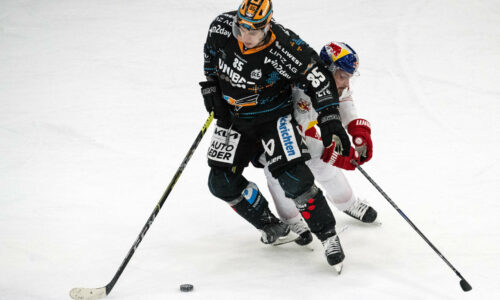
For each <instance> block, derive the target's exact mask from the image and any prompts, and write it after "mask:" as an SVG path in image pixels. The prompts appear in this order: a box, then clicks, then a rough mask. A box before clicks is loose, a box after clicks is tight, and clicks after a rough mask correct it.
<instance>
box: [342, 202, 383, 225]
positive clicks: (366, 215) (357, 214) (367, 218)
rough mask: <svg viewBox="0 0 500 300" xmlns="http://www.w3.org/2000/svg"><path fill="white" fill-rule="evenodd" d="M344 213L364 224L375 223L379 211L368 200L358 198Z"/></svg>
mask: <svg viewBox="0 0 500 300" xmlns="http://www.w3.org/2000/svg"><path fill="white" fill-rule="evenodd" d="M344 213H346V214H347V215H349V216H351V217H353V218H355V219H357V220H359V221H361V222H363V223H374V222H375V220H376V219H377V211H376V210H375V209H374V208H373V207H371V206H370V204H368V202H367V201H366V200H364V199H359V198H356V199H355V200H354V202H353V203H352V205H351V206H350V207H349V208H347V209H346V210H344Z"/></svg>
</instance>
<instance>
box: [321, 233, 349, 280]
mask: <svg viewBox="0 0 500 300" xmlns="http://www.w3.org/2000/svg"><path fill="white" fill-rule="evenodd" d="M321 243H322V244H323V247H324V248H325V256H326V260H327V261H328V264H330V265H331V266H333V268H334V269H335V271H337V273H338V274H340V273H341V272H342V266H343V261H344V258H345V255H344V251H343V250H342V246H341V245H340V240H339V237H338V235H337V234H335V235H334V236H331V237H329V238H327V239H326V240H324V241H321Z"/></svg>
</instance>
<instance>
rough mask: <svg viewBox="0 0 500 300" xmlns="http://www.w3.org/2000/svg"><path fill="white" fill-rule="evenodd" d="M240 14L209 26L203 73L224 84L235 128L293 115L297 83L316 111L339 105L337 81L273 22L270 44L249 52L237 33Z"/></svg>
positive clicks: (308, 50)
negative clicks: (236, 24)
mask: <svg viewBox="0 0 500 300" xmlns="http://www.w3.org/2000/svg"><path fill="white" fill-rule="evenodd" d="M235 15H236V11H233V12H228V13H224V14H221V15H219V16H218V17H217V18H215V20H214V21H213V22H212V24H211V25H210V29H209V32H208V37H207V40H206V43H205V46H204V57H205V64H204V70H205V76H207V77H211V78H214V79H216V80H218V81H219V85H220V87H221V90H222V94H223V95H222V96H223V98H224V100H225V101H226V102H227V103H228V104H229V109H230V111H231V114H232V116H233V124H234V125H236V127H239V126H238V125H242V126H244V125H245V124H247V125H250V124H260V123H263V122H266V121H270V120H273V119H276V118H278V117H280V116H283V115H286V114H290V113H291V112H292V109H293V107H292V106H293V105H292V103H291V87H292V85H293V84H300V85H301V86H302V87H303V88H304V90H305V91H306V93H307V94H308V96H309V97H310V98H311V100H312V104H313V107H314V108H315V109H316V110H317V111H321V110H322V109H324V108H326V107H329V106H338V94H337V89H336V87H335V82H334V81H333V77H332V76H331V74H330V72H329V71H328V70H327V68H326V66H324V64H323V63H322V62H321V60H320V58H319V56H318V54H317V53H316V52H315V51H314V50H313V49H312V48H311V47H310V46H309V45H308V44H307V43H305V42H304V41H303V40H302V39H301V38H300V37H299V36H298V35H297V34H295V33H294V32H292V31H291V30H288V29H286V28H284V27H283V26H281V25H279V24H277V23H275V22H274V20H273V21H271V28H270V31H269V32H268V35H267V39H266V40H265V43H264V44H263V45H262V46H259V47H257V48H253V49H245V47H244V45H243V43H241V42H240V41H238V39H237V38H236V37H235V36H234V35H233V33H232V26H233V21H234V16H235ZM249 123H250V124H249ZM250 126H251V125H250Z"/></svg>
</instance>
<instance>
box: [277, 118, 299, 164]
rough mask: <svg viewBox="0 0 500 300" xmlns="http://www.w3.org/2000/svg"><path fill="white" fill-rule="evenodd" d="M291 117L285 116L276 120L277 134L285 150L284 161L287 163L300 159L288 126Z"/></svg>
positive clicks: (290, 127)
mask: <svg viewBox="0 0 500 300" xmlns="http://www.w3.org/2000/svg"><path fill="white" fill-rule="evenodd" d="M290 119H291V116H289V115H288V116H285V117H281V118H279V119H278V124H277V126H278V132H279V136H280V141H281V145H282V147H283V150H285V155H286V159H287V160H288V161H290V160H292V159H295V158H298V157H300V150H299V146H298V144H297V140H296V139H295V134H294V132H293V127H292V124H290Z"/></svg>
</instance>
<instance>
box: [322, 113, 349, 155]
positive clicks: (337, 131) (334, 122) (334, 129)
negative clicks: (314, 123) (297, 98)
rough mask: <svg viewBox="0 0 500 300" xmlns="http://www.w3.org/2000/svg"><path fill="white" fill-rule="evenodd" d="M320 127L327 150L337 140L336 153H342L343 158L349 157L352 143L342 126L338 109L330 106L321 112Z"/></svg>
mask: <svg viewBox="0 0 500 300" xmlns="http://www.w3.org/2000/svg"><path fill="white" fill-rule="evenodd" d="M318 126H319V128H320V129H321V139H322V140H323V146H325V148H328V147H330V146H331V145H332V141H333V140H335V152H337V153H340V154H341V155H342V156H349V151H350V150H351V142H350V141H349V136H348V135H347V132H346V131H345V129H344V127H343V126H342V122H341V121H340V114H339V110H338V108H337V107H333V106H330V107H327V108H325V109H323V110H322V111H320V112H319V115H318Z"/></svg>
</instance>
